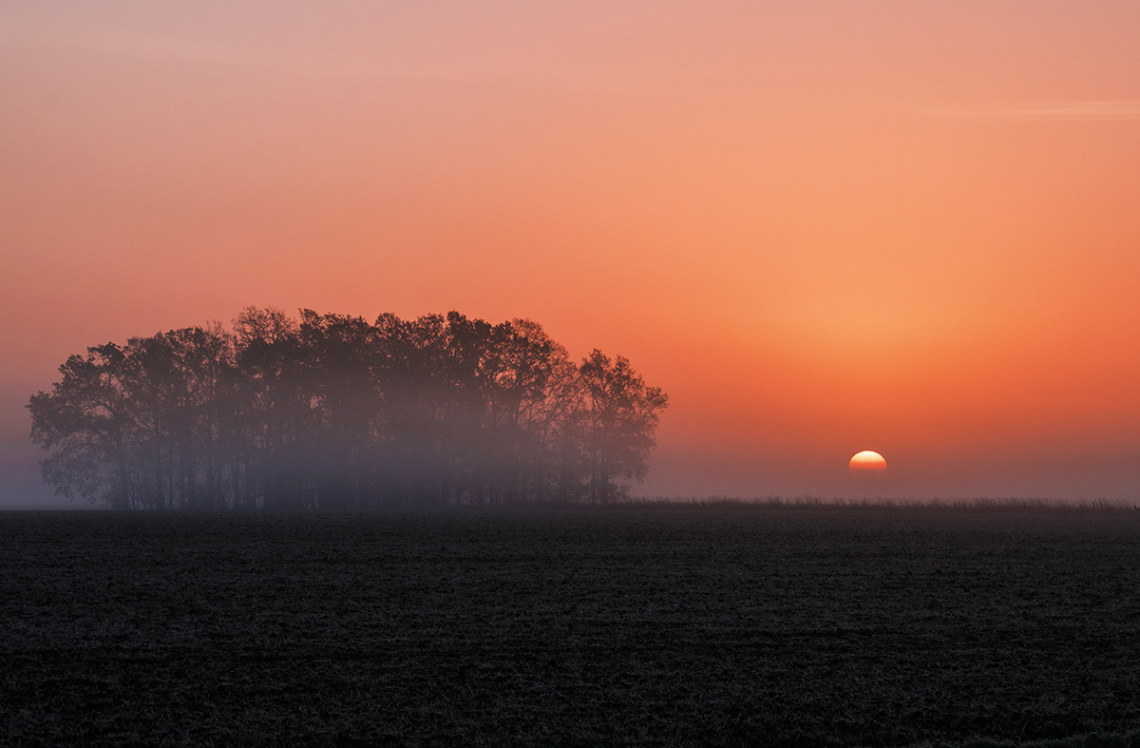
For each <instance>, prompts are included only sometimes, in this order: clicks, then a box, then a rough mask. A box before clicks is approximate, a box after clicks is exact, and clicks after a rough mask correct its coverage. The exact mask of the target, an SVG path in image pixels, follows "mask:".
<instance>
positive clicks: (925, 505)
mask: <svg viewBox="0 0 1140 748" xmlns="http://www.w3.org/2000/svg"><path fill="white" fill-rule="evenodd" d="M620 503H621V504H623V505H628V506H678V505H680V506H708V507H789V508H797V507H819V508H831V507H835V508H861V507H867V508H873V509H993V510H1008V509H1016V510H1024V509H1040V510H1049V511H1054V510H1061V511H1135V510H1137V509H1140V507H1137V506H1135V505H1134V504H1132V503H1130V502H1128V501H1125V500H1123V499H1092V500H1081V501H1070V500H1066V499H1033V498H1012V497H1011V498H988V497H977V498H973V499H939V498H934V499H886V498H865V499H844V498H834V499H825V498H821V497H818V496H796V497H793V498H783V497H779V496H767V497H756V498H745V497H739V496H706V497H700V496H690V497H679V498H664V497H646V498H640V499H637V498H635V499H628V500H626V501H623V502H620Z"/></svg>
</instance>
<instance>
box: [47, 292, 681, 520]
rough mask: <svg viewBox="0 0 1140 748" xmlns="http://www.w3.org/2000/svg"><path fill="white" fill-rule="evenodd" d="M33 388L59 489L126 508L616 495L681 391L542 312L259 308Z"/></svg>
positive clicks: (338, 505)
mask: <svg viewBox="0 0 1140 748" xmlns="http://www.w3.org/2000/svg"><path fill="white" fill-rule="evenodd" d="M60 373H61V374H62V375H63V376H62V379H61V380H60V381H58V382H56V383H55V384H54V385H53V387H52V390H51V392H40V393H38V394H36V395H33V396H32V398H31V401H30V403H29V405H28V408H29V409H30V411H31V416H32V434H31V438H32V440H33V441H34V442H35V443H37V444H39V445H40V446H41V447H43V448H44V449H46V450H48V451H49V453H50V454H49V456H48V457H47V458H45V459H44V460H43V461H42V462H41V464H42V467H43V474H44V479H45V480H46V481H48V482H49V483H51V484H52V485H53V486H54V487H55V488H56V490H57V491H58V492H59V493H62V494H64V495H66V496H69V497H76V496H78V497H82V498H84V499H86V500H87V501H89V502H92V503H104V504H106V505H107V506H110V507H112V508H116V509H254V508H266V509H321V510H355V509H368V508H379V507H436V506H447V505H456V504H464V505H467V504H470V505H503V504H515V503H524V502H608V501H613V500H615V499H618V498H621V497H622V496H624V495H625V494H626V493H627V491H628V489H629V481H631V480H640V479H641V478H643V477H644V476H645V472H646V468H647V463H648V458H649V454H650V452H651V450H652V448H653V447H654V445H655V440H654V435H655V431H656V427H657V423H658V417H659V415H660V413H661V411H662V410H663V409H664V408H665V407H666V404H667V397H666V395H665V394H664V393H663V392H662V391H661V390H660V389H659V388H657V387H649V386H647V385H646V384H645V383H644V382H643V381H642V379H641V377H640V376H638V374H637V373H636V372H635V371H634V370H633V369H632V368H631V367H630V364H629V362H628V361H627V360H626V359H625V358H623V357H621V356H618V357H616V358H612V359H611V358H610V357H608V356H606V355H603V354H602V353H601V352H600V351H598V350H595V351H593V352H592V353H591V354H590V355H589V356H587V357H586V358H585V359H583V360H582V361H581V362H580V363H575V362H573V361H572V360H570V358H569V357H568V355H567V353H566V351H565V349H564V348H562V346H560V345H558V344H557V343H555V342H554V341H553V340H551V339H550V338H549V337H548V336H547V335H546V333H545V332H543V330H542V327H540V326H539V325H537V324H535V323H534V322H530V321H528V320H514V321H512V322H504V323H501V324H497V325H492V324H490V323H487V322H485V321H483V320H479V319H469V318H467V317H465V316H463V315H461V314H459V313H457V312H451V313H450V314H448V315H447V316H446V317H445V316H441V315H428V316H424V317H420V318H419V319H416V320H403V319H400V318H398V317H396V316H394V315H391V314H384V315H381V316H380V317H379V318H378V319H377V320H376V321H375V322H374V323H371V324H370V323H369V322H367V321H366V320H365V319H364V318H362V317H352V316H342V315H336V314H323V315H322V314H317V313H316V312H313V311H311V310H302V311H301V313H300V318H299V319H294V318H291V317H289V316H288V315H286V314H284V313H283V312H281V311H280V310H277V309H272V308H270V309H257V308H253V307H250V308H248V309H246V310H244V311H243V312H242V313H241V314H240V315H239V316H238V318H237V319H236V320H234V322H233V325H232V328H231V329H229V330H227V329H225V328H224V327H223V326H222V325H220V324H217V323H214V324H212V325H207V326H205V327H190V328H185V329H181V330H171V331H169V332H165V333H159V334H156V335H153V336H151V337H146V338H131V339H130V340H129V341H128V342H127V343H126V345H117V344H115V343H107V344H106V345H100V346H95V347H92V348H88V349H87V354H86V355H73V356H71V357H70V358H68V359H67V361H66V362H65V363H64V364H63V365H62V366H61V367H60Z"/></svg>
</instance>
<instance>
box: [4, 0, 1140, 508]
mask: <svg viewBox="0 0 1140 748" xmlns="http://www.w3.org/2000/svg"><path fill="white" fill-rule="evenodd" d="M709 5H710V4H706V3H694V2H652V3H650V2H645V3H626V4H621V5H620V9H618V8H617V7H615V4H614V3H609V2H575V3H560V4H547V3H536V2H530V1H527V2H521V1H520V2H499V1H498V0H492V1H491V2H486V3H457V2H416V3H400V4H397V3H372V2H364V1H363V0H362V1H360V2H345V3H339V4H337V7H336V9H330V8H324V7H317V4H312V3H254V2H225V3H222V2H213V3H211V2H194V3H190V2H186V3H182V2H170V3H155V4H144V3H135V2H92V3H83V4H80V5H72V4H69V5H61V4H54V3H52V4H48V3H40V2H19V1H17V2H7V3H4V4H3V5H2V6H0V90H2V91H3V92H4V94H3V99H4V104H3V106H0V227H2V231H0V315H2V316H0V319H2V320H3V325H2V326H0V350H3V352H4V353H3V360H4V365H3V367H2V368H0V480H2V481H3V482H0V503H19V502H21V501H24V500H26V499H27V497H29V496H31V495H32V494H34V493H36V492H37V491H41V492H42V489H39V488H38V486H37V485H36V484H37V483H38V480H37V479H36V475H35V469H34V467H30V464H31V463H30V460H32V459H34V457H35V451H34V450H33V449H32V448H31V447H30V446H29V445H28V444H27V432H28V418H27V414H26V411H25V410H24V404H25V403H26V402H27V398H28V396H29V395H30V394H31V393H32V392H34V391H36V390H39V389H44V388H47V387H48V386H49V385H50V383H51V382H52V381H53V380H54V378H55V374H56V371H55V367H56V366H57V365H58V364H59V363H61V362H62V361H63V360H64V359H65V358H66V356H67V355H68V354H70V353H75V352H80V351H82V350H83V349H84V348H85V347H86V346H87V345H93V344H97V343H102V342H106V341H108V340H115V341H124V340H125V339H126V338H127V337H129V336H131V335H145V334H152V333H154V332H156V331H158V330H160V329H170V328H173V327H182V326H188V325H194V324H201V323H203V322H205V321H207V320H210V319H221V320H223V321H226V320H229V319H231V318H232V317H233V316H235V315H236V313H237V312H238V311H239V310H240V309H241V308H242V307H244V306H247V305H250V304H256V305H275V306H279V307H282V308H285V309H290V310H294V309H297V308H298V307H311V308H314V309H317V310H318V311H322V312H323V311H330V312H331V311H335V312H342V313H354V314H363V315H365V316H368V317H370V318H371V317H374V316H375V315H376V314H378V313H379V312H383V311H392V312H395V313H397V314H400V315H402V316H418V315H420V314H425V313H429V312H445V311H447V310H450V309H457V310H460V311H462V312H464V313H466V314H468V315H473V316H479V317H483V318H486V319H488V320H491V321H500V320H503V319H507V318H512V317H529V318H532V319H534V320H536V321H538V322H540V323H542V324H543V325H544V326H545V327H546V329H547V331H548V332H549V333H550V334H551V335H552V336H553V337H554V338H555V339H557V340H559V341H560V342H562V343H563V344H565V345H566V346H567V347H568V348H569V349H570V351H571V353H572V354H575V355H578V356H581V355H584V354H585V353H587V352H588V351H589V349H590V348H592V347H595V346H597V347H601V348H602V349H604V350H606V351H607V352H609V353H620V354H624V355H626V356H628V357H629V358H630V359H631V360H632V362H633V364H634V366H635V367H636V368H637V369H638V370H639V371H640V372H641V373H642V374H643V375H644V376H645V378H646V379H647V381H649V382H650V383H651V384H656V385H660V386H661V387H663V388H664V389H665V390H666V392H668V393H669V395H670V398H671V405H670V408H669V410H668V411H666V413H665V415H664V417H663V419H662V423H661V427H660V431H659V442H660V447H659V450H658V452H657V454H656V456H655V458H654V461H653V463H652V466H651V469H650V476H649V479H648V481H647V483H646V484H645V485H644V486H643V487H642V488H641V489H640V491H641V492H642V493H644V494H651V495H710V494H729V495H743V496H768V495H774V494H780V495H785V496H796V495H804V494H812V495H819V496H856V495H863V494H865V493H867V492H868V491H869V490H873V491H874V492H875V493H878V494H881V495H890V496H914V497H929V496H943V497H946V496H962V497H972V496H1011V495H1012V496H1050V497H1068V498H1094V497H1101V496H1104V497H1110V498H1125V499H1129V500H1136V501H1138V502H1140V343H1138V342H1137V341H1140V208H1138V207H1137V206H1138V205H1140V176H1138V175H1140V5H1137V4H1136V3H1134V2H1131V1H1130V0H1128V1H1123V0H1122V1H1120V2H1088V1H1087V0H1086V1H1084V2H1044V1H1042V0H1022V1H1020V2H1019V1H1016V0H1008V1H1003V2H1001V3H993V2H990V1H989V0H987V1H986V2H981V1H973V2H968V1H960V2H954V3H917V2H913V1H912V0H898V1H896V2H872V1H869V2H860V3H849V2H841V1H840V0H831V1H813V0H795V1H791V0H789V1H788V2H765V3H755V2H739V3H718V4H712V5H714V6H715V7H712V8H710V7H708V6H709ZM393 8H395V9H393ZM862 449H874V450H877V451H879V452H881V453H882V454H883V455H884V456H885V457H886V458H887V460H888V462H889V463H890V472H889V474H888V478H887V480H886V481H884V482H883V483H882V484H881V485H878V486H875V487H874V488H873V489H868V488H867V486H866V485H863V484H857V483H852V482H851V479H850V476H849V475H848V471H847V460H848V459H849V458H850V456H851V455H852V454H854V453H855V452H857V451H859V450H862ZM37 495H39V494H37Z"/></svg>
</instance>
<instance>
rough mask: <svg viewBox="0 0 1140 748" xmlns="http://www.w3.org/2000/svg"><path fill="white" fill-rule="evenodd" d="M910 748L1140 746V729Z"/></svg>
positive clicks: (925, 744) (936, 742) (1138, 747)
mask: <svg viewBox="0 0 1140 748" xmlns="http://www.w3.org/2000/svg"><path fill="white" fill-rule="evenodd" d="M908 748H1140V730H1133V731H1131V732H1127V733H1107V732H1101V733H1092V734H1089V735H1074V736H1072V737H1068V738H1050V739H1047V740H1033V741H1028V742H1024V743H1021V742H1016V741H1012V740H993V739H991V738H972V739H970V740H967V741H965V742H961V743H952V742H944V741H934V742H922V743H915V744H913V745H911V746H909V747H908Z"/></svg>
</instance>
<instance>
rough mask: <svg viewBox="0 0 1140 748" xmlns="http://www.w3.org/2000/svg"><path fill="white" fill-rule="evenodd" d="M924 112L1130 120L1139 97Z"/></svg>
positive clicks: (1137, 114)
mask: <svg viewBox="0 0 1140 748" xmlns="http://www.w3.org/2000/svg"><path fill="white" fill-rule="evenodd" d="M926 113H927V114H932V115H940V116H946V117H975V118H979V119H990V120H1090V121H1103V120H1134V119H1140V100H1136V99H1115V100H1112V99H1110V100H1104V101H1064V102H1051V103H1040V104H1034V105H1027V106H1020V107H1011V108H1002V109H939V110H928V111H927V112H926Z"/></svg>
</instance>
